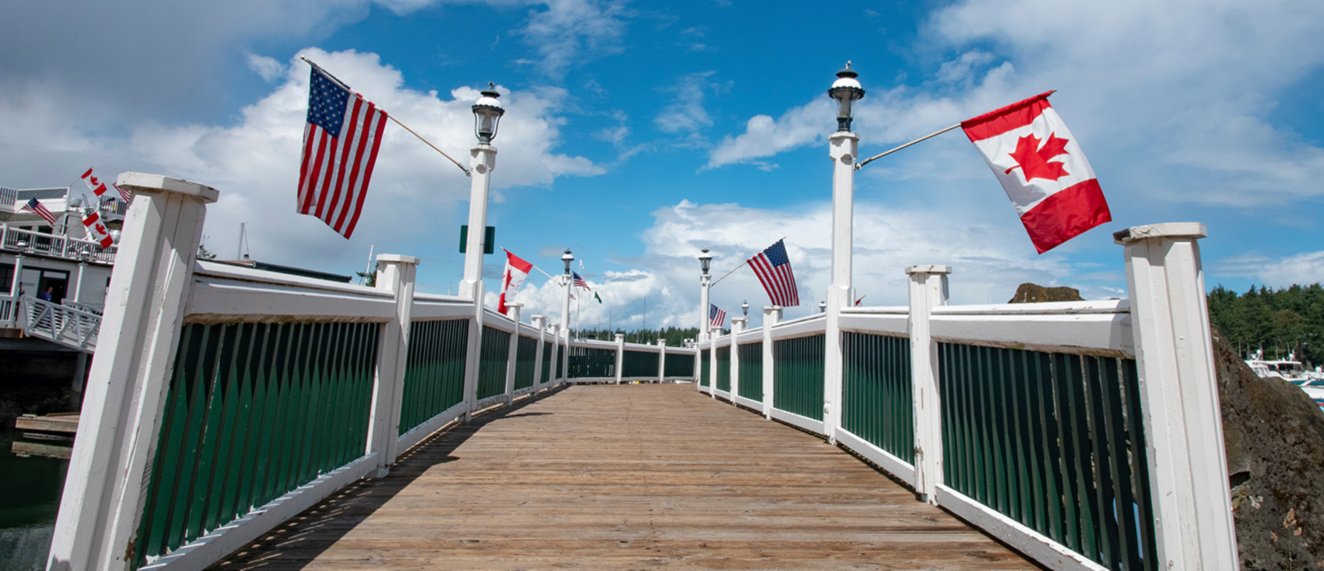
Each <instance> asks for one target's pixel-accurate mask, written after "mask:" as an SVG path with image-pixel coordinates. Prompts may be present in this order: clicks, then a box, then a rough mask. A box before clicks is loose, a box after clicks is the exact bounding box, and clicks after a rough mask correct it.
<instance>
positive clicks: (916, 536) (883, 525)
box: [212, 385, 1037, 570]
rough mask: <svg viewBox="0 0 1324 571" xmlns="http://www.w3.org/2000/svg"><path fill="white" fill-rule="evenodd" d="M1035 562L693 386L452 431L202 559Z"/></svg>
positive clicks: (509, 412) (325, 563)
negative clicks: (372, 476) (386, 471)
mask: <svg viewBox="0 0 1324 571" xmlns="http://www.w3.org/2000/svg"><path fill="white" fill-rule="evenodd" d="M551 567H574V568H587V569H638V568H657V567H668V568H676V567H680V568H705V569H807V568H808V569H848V568H852V569H861V568H864V569H980V570H991V569H1035V568H1037V567H1036V566H1035V564H1033V563H1031V562H1029V561H1027V560H1025V559H1023V558H1022V557H1021V556H1020V555H1018V554H1017V553H1015V552H1013V551H1010V550H1009V549H1007V548H1006V547H1004V546H1002V545H1001V544H999V543H997V542H995V541H993V540H992V539H989V538H988V536H986V535H984V534H983V533H981V532H980V531H978V530H975V529H973V528H971V527H970V526H968V525H966V524H965V523H964V522H962V521H960V520H958V519H956V518H955V517H953V516H951V515H950V514H948V513H947V512H945V511H943V510H941V509H938V508H936V507H933V506H929V505H927V504H923V503H920V502H918V501H916V499H915V495H914V494H913V493H912V492H910V491H909V490H907V489H905V488H904V487H902V486H900V485H899V484H897V483H896V482H894V481H892V480H891V479H889V478H888V477H886V476H884V475H883V474H881V473H879V472H877V471H875V470H874V469H873V468H871V467H870V466H868V465H866V464H864V463H862V462H860V461H859V460H857V459H855V458H853V457H851V456H850V455H849V454H847V453H845V452H843V451H841V450H840V449H838V448H836V447H834V446H829V445H828V444H827V443H825V442H824V441H822V440H821V439H818V438H816V437H814V436H811V435H809V434H805V433H803V432H800V431H798V430H796V429H793V428H790V427H787V426H784V425H781V424H778V423H776V422H770V421H767V420H764V419H763V418H762V417H761V416H759V415H757V414H753V413H750V412H748V411H744V410H740V409H737V408H735V407H733V406H731V405H729V404H724V403H720V402H718V401H715V400H712V399H710V398H709V397H707V396H704V395H701V394H699V393H698V392H697V391H695V390H694V386H693V385H633V386H610V385H608V386H576V387H570V388H568V389H564V390H560V391H558V392H555V393H553V394H551V395H549V396H545V397H541V398H539V399H538V400H532V401H531V400H525V401H523V402H522V403H517V404H516V406H513V407H507V408H504V409H498V410H495V411H492V412H490V413H488V414H485V415H482V416H478V417H476V418H475V419H474V422H472V423H470V424H467V425H459V426H453V427H452V428H451V429H449V430H447V431H443V432H442V433H439V434H438V435H435V436H433V437H432V438H430V439H429V440H427V441H425V442H424V443H422V444H420V445H419V446H417V447H415V448H414V449H413V450H411V451H410V452H408V453H407V454H405V455H403V456H402V457H401V460H400V462H399V463H397V464H396V465H395V466H394V467H393V468H392V470H391V474H390V476H388V477H386V478H383V479H380V480H371V481H361V482H359V483H358V484H355V485H353V486H350V487H349V488H347V489H346V490H344V491H342V492H341V493H339V494H337V495H335V496H333V497H332V498H329V499H328V500H326V501H324V502H322V503H321V504H319V505H318V506H315V507H314V508H312V509H310V510H308V511H307V512H305V513H303V514H301V515H300V516H299V517H296V518H294V519H292V520H291V521H290V522H287V523H286V524H284V525H282V526H280V527H278V528H276V529H275V530H273V531H272V532H271V533H268V534H267V535H266V536H264V537H263V538H261V539H259V540H258V541H256V542H254V543H252V544H250V545H248V546H246V547H244V548H243V549H241V550H239V551H238V552H236V553H235V554H233V555H231V556H230V557H229V558H227V559H224V560H222V561H220V562H218V563H217V564H215V565H214V566H213V567H212V568H213V569H270V570H278V569H363V568H382V569H542V568H551Z"/></svg>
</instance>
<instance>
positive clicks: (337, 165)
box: [299, 66, 387, 238]
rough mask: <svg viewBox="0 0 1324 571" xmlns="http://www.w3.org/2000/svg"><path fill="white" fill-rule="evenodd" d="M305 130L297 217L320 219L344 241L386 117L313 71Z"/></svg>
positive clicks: (318, 70)
mask: <svg viewBox="0 0 1324 571" xmlns="http://www.w3.org/2000/svg"><path fill="white" fill-rule="evenodd" d="M309 85H310V87H309V90H308V124H307V125H305V126H304V129H303V164H302V165H301V166H300V167H299V213H300V214H309V215H312V216H316V217H318V218H320V219H322V221H323V222H326V224H327V226H330V227H331V228H332V229H333V230H335V231H336V232H339V233H340V235H342V236H344V237H345V238H349V237H350V235H351V234H353V233H354V226H355V225H356V224H358V222H359V214H360V213H362V212H363V200H364V198H366V197H367V194H368V179H370V178H372V167H373V165H374V164H375V163H376V162H377V150H378V149H379V148H380V147H381V144H382V131H383V130H385V128H386V119H387V116H386V112H385V111H382V110H381V109H378V108H377V106H376V105H373V104H372V102H371V101H368V100H367V99H364V98H363V96H362V95H359V94H357V93H354V92H352V91H350V90H349V88H348V87H346V86H345V85H344V84H343V83H340V81H338V80H336V79H335V78H333V77H331V75H330V74H328V73H326V72H325V71H323V70H322V68H320V67H317V66H313V71H312V76H311V79H309Z"/></svg>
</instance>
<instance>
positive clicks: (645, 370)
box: [621, 351, 658, 379]
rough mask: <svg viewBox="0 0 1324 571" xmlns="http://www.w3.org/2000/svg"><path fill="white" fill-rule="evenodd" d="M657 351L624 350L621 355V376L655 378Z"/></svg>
mask: <svg viewBox="0 0 1324 571" xmlns="http://www.w3.org/2000/svg"><path fill="white" fill-rule="evenodd" d="M657 358H658V354H657V353H649V352H647V351H625V354H624V355H622V356H621V376H622V377H648V378H652V379H656V378H657Z"/></svg>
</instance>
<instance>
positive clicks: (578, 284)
mask: <svg viewBox="0 0 1324 571" xmlns="http://www.w3.org/2000/svg"><path fill="white" fill-rule="evenodd" d="M570 275H571V276H574V278H575V287H582V288H584V289H586V290H589V291H593V288H591V287H588V282H586V281H584V278H583V277H582V276H580V275H579V273H578V272H570Z"/></svg>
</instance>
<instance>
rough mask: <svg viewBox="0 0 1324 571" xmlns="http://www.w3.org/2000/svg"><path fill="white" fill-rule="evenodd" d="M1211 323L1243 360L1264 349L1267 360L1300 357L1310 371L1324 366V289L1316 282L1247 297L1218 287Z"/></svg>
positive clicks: (1212, 297)
mask: <svg viewBox="0 0 1324 571" xmlns="http://www.w3.org/2000/svg"><path fill="white" fill-rule="evenodd" d="M1209 321H1210V322H1211V323H1212V324H1213V325H1214V327H1217V328H1218V329H1219V330H1220V331H1222V332H1223V335H1224V336H1225V337H1226V338H1227V340H1228V342H1230V343H1231V344H1232V346H1233V347H1236V348H1237V349H1238V350H1240V352H1241V355H1242V357H1243V358H1244V357H1246V356H1247V355H1248V354H1249V353H1254V352H1255V351H1256V350H1257V349H1263V350H1264V357H1265V358H1266V359H1277V358H1282V359H1286V358H1287V357H1288V354H1289V353H1295V354H1296V358H1297V360H1298V361H1301V362H1303V363H1305V364H1306V365H1307V366H1308V367H1314V366H1315V365H1321V364H1324V288H1321V287H1320V284H1319V283H1318V282H1317V283H1315V284H1312V285H1308V286H1300V285H1294V286H1291V287H1289V288H1285V289H1278V290H1271V289H1269V288H1267V287H1264V286H1260V287H1258V288H1256V287H1254V286H1252V287H1251V288H1250V289H1249V290H1247V291H1246V293H1243V294H1238V293H1237V292H1235V291H1232V290H1229V289H1227V288H1224V287H1223V286H1221V285H1220V286H1218V287H1216V288H1214V289H1213V290H1212V291H1210V292H1209Z"/></svg>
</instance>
